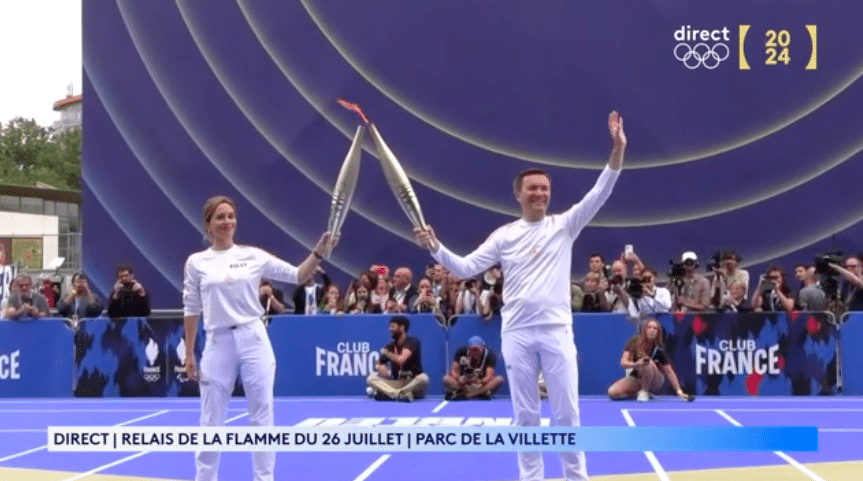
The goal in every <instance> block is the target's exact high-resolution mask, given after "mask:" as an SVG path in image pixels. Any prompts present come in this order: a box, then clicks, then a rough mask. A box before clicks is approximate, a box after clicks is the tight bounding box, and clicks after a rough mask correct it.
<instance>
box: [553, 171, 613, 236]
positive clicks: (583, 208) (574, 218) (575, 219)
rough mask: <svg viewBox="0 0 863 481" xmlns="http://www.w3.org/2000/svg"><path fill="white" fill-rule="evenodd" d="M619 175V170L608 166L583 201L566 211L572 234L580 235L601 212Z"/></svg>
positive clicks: (565, 214)
mask: <svg viewBox="0 0 863 481" xmlns="http://www.w3.org/2000/svg"><path fill="white" fill-rule="evenodd" d="M619 176H620V171H619V170H614V169H612V168H610V167H608V166H606V167H605V169H604V170H603V171H602V173H601V174H599V178H598V179H596V184H594V185H593V188H592V189H590V191H588V193H587V194H585V196H584V198H583V199H581V202H579V203H578V204H575V205H573V206H572V207H571V208H570V209H569V210H567V211H566V212H564V216H565V218H566V223H567V226H568V227H569V231H570V233H571V234H572V235H578V233H579V232H581V229H584V226H586V225H587V223H588V222H590V220H591V219H593V216H595V215H596V213H597V212H599V209H600V208H602V206H603V205H604V204H605V201H606V200H608V198H609V197H610V196H611V191H612V189H613V188H614V184H615V183H616V182H617V178H618V177H619Z"/></svg>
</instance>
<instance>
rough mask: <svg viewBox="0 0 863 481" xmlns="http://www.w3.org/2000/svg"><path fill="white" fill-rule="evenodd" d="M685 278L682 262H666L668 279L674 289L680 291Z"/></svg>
mask: <svg viewBox="0 0 863 481" xmlns="http://www.w3.org/2000/svg"><path fill="white" fill-rule="evenodd" d="M684 277H686V267H685V266H684V264H683V262H674V260H673V259H669V260H668V278H669V279H670V280H671V283H672V284H674V286H675V287H677V288H678V289H680V288H681V287H683V284H684V282H685V281H684V280H683V278H684Z"/></svg>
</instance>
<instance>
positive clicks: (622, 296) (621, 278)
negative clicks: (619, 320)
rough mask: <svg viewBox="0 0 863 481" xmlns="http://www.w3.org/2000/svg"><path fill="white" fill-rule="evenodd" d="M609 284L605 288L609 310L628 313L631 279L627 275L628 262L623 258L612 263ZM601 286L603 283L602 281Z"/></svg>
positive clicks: (606, 303)
mask: <svg viewBox="0 0 863 481" xmlns="http://www.w3.org/2000/svg"><path fill="white" fill-rule="evenodd" d="M610 274H611V275H610V276H609V278H608V283H607V284H608V286H607V287H606V288H605V292H604V294H605V305H606V309H607V310H608V311H609V312H616V313H619V314H627V313H628V312H629V310H628V307H629V295H628V294H627V293H626V290H627V288H628V287H629V281H628V280H627V277H626V264H624V262H623V261H622V260H616V261H614V262H612V263H611V272H610ZM600 288H602V284H601V283H600Z"/></svg>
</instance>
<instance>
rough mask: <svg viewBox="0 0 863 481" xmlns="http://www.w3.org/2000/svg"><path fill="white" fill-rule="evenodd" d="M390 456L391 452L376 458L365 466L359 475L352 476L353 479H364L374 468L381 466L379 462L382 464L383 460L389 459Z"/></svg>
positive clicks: (360, 480)
mask: <svg viewBox="0 0 863 481" xmlns="http://www.w3.org/2000/svg"><path fill="white" fill-rule="evenodd" d="M390 456H391V454H384V455H383V456H381V457H379V458H378V459H376V460H375V462H373V463H372V464H370V465H369V467H368V468H366V470H365V471H363V472H362V473H360V475H359V476H357V477H356V478H354V481H363V480H364V479H366V478H368V477H369V476H371V475H372V473H374V472H375V470H376V469H378V468H379V467H380V466H381V464H384V462H386V460H387V459H390Z"/></svg>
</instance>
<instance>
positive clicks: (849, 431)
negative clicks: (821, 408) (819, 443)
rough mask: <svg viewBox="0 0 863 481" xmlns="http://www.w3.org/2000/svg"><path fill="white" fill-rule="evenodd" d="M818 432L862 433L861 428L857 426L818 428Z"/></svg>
mask: <svg viewBox="0 0 863 481" xmlns="http://www.w3.org/2000/svg"><path fill="white" fill-rule="evenodd" d="M818 432H819V433H863V429H858V428H818Z"/></svg>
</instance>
